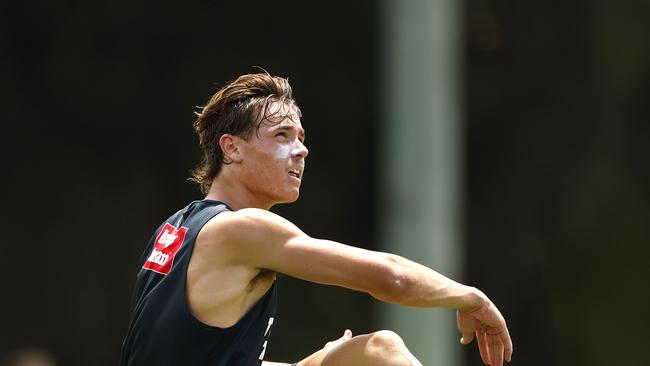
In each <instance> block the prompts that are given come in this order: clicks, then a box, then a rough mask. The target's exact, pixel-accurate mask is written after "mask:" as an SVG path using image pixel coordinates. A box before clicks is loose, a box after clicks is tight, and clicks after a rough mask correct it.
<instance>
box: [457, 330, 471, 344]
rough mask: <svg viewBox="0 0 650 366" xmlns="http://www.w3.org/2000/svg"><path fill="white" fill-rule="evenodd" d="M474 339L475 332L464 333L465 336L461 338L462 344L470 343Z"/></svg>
mask: <svg viewBox="0 0 650 366" xmlns="http://www.w3.org/2000/svg"><path fill="white" fill-rule="evenodd" d="M473 340H474V332H471V333H463V337H462V338H461V339H460V343H461V344H470V343H472V341H473Z"/></svg>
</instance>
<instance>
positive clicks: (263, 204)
mask: <svg viewBox="0 0 650 366" xmlns="http://www.w3.org/2000/svg"><path fill="white" fill-rule="evenodd" d="M205 199H209V200H215V201H221V202H223V203H225V204H227V205H228V206H229V207H230V208H232V209H233V210H235V211H236V210H239V209H242V208H261V209H263V210H268V209H270V208H271V206H272V205H273V204H272V203H268V202H267V201H266V200H262V199H260V198H259V197H257V196H255V194H253V192H250V191H249V190H248V189H247V188H246V187H245V186H244V185H243V184H241V182H239V181H238V182H234V181H233V180H230V179H228V178H227V177H224V176H223V175H220V176H218V177H217V178H214V180H213V181H212V185H211V186H210V191H209V192H208V194H207V195H206V196H205Z"/></svg>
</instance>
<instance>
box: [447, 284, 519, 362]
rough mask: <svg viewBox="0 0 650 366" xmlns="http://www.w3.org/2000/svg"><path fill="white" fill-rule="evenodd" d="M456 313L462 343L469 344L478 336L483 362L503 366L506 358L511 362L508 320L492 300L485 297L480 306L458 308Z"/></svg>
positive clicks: (477, 340)
mask: <svg viewBox="0 0 650 366" xmlns="http://www.w3.org/2000/svg"><path fill="white" fill-rule="evenodd" d="M483 296H484V295H483ZM456 315H457V320H458V330H459V331H460V332H461V333H462V334H463V337H462V338H461V340H460V343H461V344H469V343H471V342H472V340H474V337H476V342H477V343H478V349H479V353H480V354H481V358H482V359H483V363H485V364H486V365H492V366H502V365H503V361H504V359H505V360H506V361H507V362H510V359H511V358H512V340H511V339H510V334H509V333H508V327H507V326H506V321H505V320H504V319H503V316H502V315H501V313H500V312H499V309H497V307H496V306H494V304H493V303H492V301H490V300H489V299H488V298H487V297H485V302H484V304H483V305H481V306H480V307H478V308H475V309H471V310H458V311H457V314H456Z"/></svg>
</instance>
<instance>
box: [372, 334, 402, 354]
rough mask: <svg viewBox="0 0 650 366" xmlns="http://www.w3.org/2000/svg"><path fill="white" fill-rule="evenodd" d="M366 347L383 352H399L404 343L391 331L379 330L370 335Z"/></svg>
mask: <svg viewBox="0 0 650 366" xmlns="http://www.w3.org/2000/svg"><path fill="white" fill-rule="evenodd" d="M368 345H369V346H371V347H376V348H379V349H384V350H400V349H402V348H403V347H404V341H403V340H402V338H401V337H400V336H399V335H398V334H397V333H395V332H393V331H391V330H380V331H377V332H374V333H372V334H371V335H370V339H369V340H368Z"/></svg>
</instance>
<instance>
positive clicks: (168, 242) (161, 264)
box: [142, 223, 187, 275]
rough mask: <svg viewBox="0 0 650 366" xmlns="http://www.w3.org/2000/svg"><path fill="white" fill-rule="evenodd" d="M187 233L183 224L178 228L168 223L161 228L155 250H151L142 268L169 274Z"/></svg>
mask: <svg viewBox="0 0 650 366" xmlns="http://www.w3.org/2000/svg"><path fill="white" fill-rule="evenodd" d="M186 233H187V228H186V227H183V226H181V228H180V229H177V228H175V227H174V225H171V224H169V223H166V224H165V226H164V227H163V228H162V230H160V234H158V237H156V242H155V244H154V247H153V251H151V254H150V255H149V258H148V259H147V261H146V262H144V265H143V266H142V268H145V269H149V270H152V271H154V272H158V273H160V274H164V275H167V274H169V271H171V269H172V265H173V264H174V257H175V256H176V253H177V252H178V249H180V247H181V244H183V240H185V234H186Z"/></svg>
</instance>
